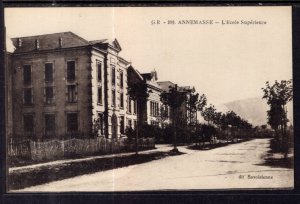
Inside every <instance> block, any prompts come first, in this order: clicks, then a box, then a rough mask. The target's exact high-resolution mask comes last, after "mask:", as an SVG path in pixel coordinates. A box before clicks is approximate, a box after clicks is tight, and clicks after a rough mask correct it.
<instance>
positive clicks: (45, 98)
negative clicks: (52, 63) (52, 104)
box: [44, 87, 47, 103]
mask: <svg viewBox="0 0 300 204" xmlns="http://www.w3.org/2000/svg"><path fill="white" fill-rule="evenodd" d="M46 102H47V96H46V87H44V103H46Z"/></svg>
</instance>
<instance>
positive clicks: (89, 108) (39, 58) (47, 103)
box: [8, 32, 136, 139]
mask: <svg viewBox="0 0 300 204" xmlns="http://www.w3.org/2000/svg"><path fill="white" fill-rule="evenodd" d="M12 41H13V45H14V46H15V48H16V49H15V51H14V52H13V53H12V55H11V60H12V63H11V66H10V67H8V69H9V73H10V72H11V73H12V76H11V85H12V86H11V87H12V90H11V93H12V101H13V103H12V104H13V107H12V109H13V111H12V121H13V122H14V123H13V134H14V135H23V136H26V137H28V138H35V139H51V138H54V137H55V138H62V137H65V136H66V135H67V136H68V135H69V136H72V135H76V134H80V135H82V136H86V137H88V136H89V135H90V134H91V132H92V130H93V124H94V123H95V121H96V120H97V122H98V123H100V124H99V126H100V127H101V128H100V132H99V134H100V135H104V136H105V137H108V138H117V137H120V136H121V135H122V134H124V129H125V125H126V120H128V119H129V118H130V120H134V118H136V116H135V117H134V116H133V115H132V114H131V111H130V110H129V107H130V105H129V104H128V100H127V68H128V67H129V66H130V63H129V62H128V61H126V60H125V59H123V58H121V57H120V56H119V52H120V51H121V46H120V45H119V43H118V41H117V40H116V39H115V40H112V41H109V40H106V39H105V40H97V41H87V40H85V39H83V38H81V37H79V36H77V35H75V34H74V33H72V32H64V33H55V34H46V35H38V36H30V37H19V38H13V39H12ZM133 113H134V109H133ZM129 116H130V117H129Z"/></svg>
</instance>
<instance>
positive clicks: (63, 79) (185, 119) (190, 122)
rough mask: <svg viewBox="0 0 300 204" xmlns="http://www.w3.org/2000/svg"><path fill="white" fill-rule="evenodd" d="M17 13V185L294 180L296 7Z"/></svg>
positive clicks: (9, 109)
mask: <svg viewBox="0 0 300 204" xmlns="http://www.w3.org/2000/svg"><path fill="white" fill-rule="evenodd" d="M4 11H5V14H4V18H5V19H4V20H5V36H6V54H5V59H6V63H5V80H6V81H5V83H6V92H5V94H6V97H5V99H6V101H5V102H6V104H5V105H6V113H5V114H6V118H5V122H6V123H5V125H6V140H7V145H6V147H7V178H6V179H7V183H6V186H7V189H6V190H7V192H8V193H16V192H18V193H19V192H21V193H40V192H144V191H164V192H165V191H173V190H183V191H185V190H186V191H190V190H212V191H214V190H237V189H245V190H260V189H264V190H266V189H267V190H268V189H270V190H271V189H283V190H290V189H293V188H294V130H293V125H294V121H293V83H292V68H293V64H292V15H291V12H292V9H291V6H272V7H270V6H243V7H241V6H240V7H239V6H234V7H233V6H232V7H231V6H224V7H200V6H195V7H189V6H182V7H23V8H22V7H19V8H18V7H11V8H9V7H7V8H5V9H4Z"/></svg>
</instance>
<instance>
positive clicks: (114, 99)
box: [111, 89, 116, 106]
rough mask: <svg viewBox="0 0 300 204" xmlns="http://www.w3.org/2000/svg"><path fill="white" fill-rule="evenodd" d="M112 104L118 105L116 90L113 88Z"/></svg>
mask: <svg viewBox="0 0 300 204" xmlns="http://www.w3.org/2000/svg"><path fill="white" fill-rule="evenodd" d="M111 94H112V105H113V106H116V90H114V89H113V90H112V93H111Z"/></svg>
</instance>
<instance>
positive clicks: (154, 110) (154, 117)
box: [142, 71, 170, 127]
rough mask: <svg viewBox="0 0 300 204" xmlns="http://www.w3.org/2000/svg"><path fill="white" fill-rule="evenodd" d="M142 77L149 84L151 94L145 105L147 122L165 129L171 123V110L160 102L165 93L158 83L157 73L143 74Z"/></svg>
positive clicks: (148, 88)
mask: <svg viewBox="0 0 300 204" xmlns="http://www.w3.org/2000/svg"><path fill="white" fill-rule="evenodd" d="M142 76H143V78H144V81H145V83H146V84H147V90H148V93H149V97H148V100H147V103H146V105H145V110H146V111H145V120H146V122H147V124H149V125H156V126H160V127H164V126H165V125H166V124H169V123H170V108H169V107H168V106H167V105H164V104H163V103H162V102H161V100H160V94H161V93H162V92H163V89H162V87H161V86H160V85H159V84H158V82H157V80H158V77H157V72H156V71H152V72H150V73H143V74H142Z"/></svg>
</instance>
